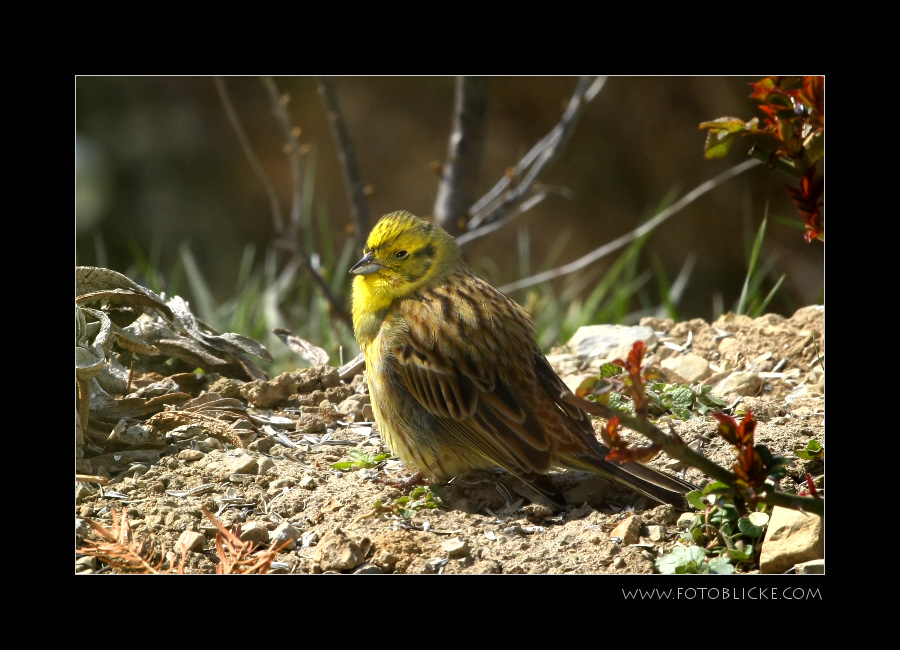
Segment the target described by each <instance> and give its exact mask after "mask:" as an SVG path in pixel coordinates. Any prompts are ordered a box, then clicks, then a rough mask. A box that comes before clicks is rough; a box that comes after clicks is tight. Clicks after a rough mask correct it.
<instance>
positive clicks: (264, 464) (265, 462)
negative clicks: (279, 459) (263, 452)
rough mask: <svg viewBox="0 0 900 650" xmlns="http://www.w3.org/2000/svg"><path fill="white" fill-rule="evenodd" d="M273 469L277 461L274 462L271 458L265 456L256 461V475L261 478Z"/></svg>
mask: <svg viewBox="0 0 900 650" xmlns="http://www.w3.org/2000/svg"><path fill="white" fill-rule="evenodd" d="M273 467H275V461H273V460H272V459H271V458H266V457H265V456H263V457H262V458H260V459H259V460H257V461H256V473H257V474H259V475H260V476H263V475H264V474H265V473H266V472H268V471H269V470H270V469H272V468H273Z"/></svg>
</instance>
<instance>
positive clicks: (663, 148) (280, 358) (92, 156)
mask: <svg viewBox="0 0 900 650" xmlns="http://www.w3.org/2000/svg"><path fill="white" fill-rule="evenodd" d="M758 78H759V77H611V78H609V79H608V80H607V82H606V83H605V85H604V86H603V88H602V89H601V90H600V92H599V93H598V94H597V95H596V96H595V97H594V98H593V99H592V101H591V102H590V103H588V104H587V106H586V107H585V108H584V110H583V113H582V114H581V116H580V119H579V121H578V123H577V125H576V127H575V128H574V131H573V132H572V135H571V138H570V139H569V140H568V142H567V144H566V146H565V147H564V148H563V149H562V150H561V152H560V154H559V155H558V157H557V158H556V160H555V162H554V163H553V164H552V165H551V166H550V168H549V169H548V171H547V173H546V174H545V175H544V177H543V178H542V182H543V184H544V186H546V187H551V188H553V191H552V192H550V193H549V194H548V195H547V198H546V199H545V200H543V201H542V202H540V203H538V204H537V205H536V206H534V207H533V208H532V209H530V210H529V211H527V212H525V213H524V214H522V215H521V216H519V217H518V218H516V219H515V220H513V221H511V222H510V223H508V224H506V225H505V226H503V227H502V228H500V229H498V230H496V231H495V232H492V233H490V234H488V235H486V236H484V237H482V238H480V239H478V240H476V241H475V242H473V243H472V245H471V246H470V247H469V248H468V249H467V255H466V256H467V260H468V261H469V264H470V265H471V266H472V267H473V268H475V269H476V271H478V272H479V274H480V275H482V276H483V277H485V278H486V279H488V280H489V281H490V282H491V283H493V284H495V285H496V286H502V285H504V284H507V283H510V282H512V281H514V280H518V279H521V278H523V277H527V276H529V275H531V274H534V273H536V272H538V271H542V270H546V269H550V268H554V267H557V266H560V265H562V264H565V263H567V262H571V261H573V260H575V259H577V258H579V257H581V256H582V255H585V254H586V253H589V252H590V251H592V250H594V249H596V248H598V247H600V246H602V245H603V244H606V243H608V242H610V241H612V240H614V239H615V238H617V237H619V236H621V235H623V234H625V233H628V232H630V231H632V230H633V229H635V228H636V227H638V226H639V225H640V224H642V223H644V222H646V221H647V220H648V219H650V218H651V217H652V216H653V215H654V214H656V213H657V212H659V211H660V210H661V209H663V208H665V207H667V206H669V205H671V204H672V203H673V202H674V201H676V200H677V199H678V198H680V197H682V196H683V195H684V194H686V193H687V192H689V191H690V190H692V189H694V188H695V187H696V186H698V185H699V184H701V183H703V182H705V181H707V180H709V179H712V178H713V177H715V176H716V175H717V174H719V173H721V172H723V171H725V170H727V169H729V168H731V167H734V166H735V165H737V164H739V163H741V162H742V161H744V160H745V159H746V151H747V146H745V145H744V143H742V142H738V143H736V145H735V147H734V150H733V151H732V152H731V153H730V155H729V156H727V157H726V158H725V159H724V160H719V161H707V160H705V159H704V157H703V145H704V141H705V137H706V132H705V131H701V130H699V129H698V125H699V124H700V123H701V122H703V121H708V120H712V119H715V118H718V117H723V116H735V117H740V118H742V119H743V120H749V119H750V118H752V117H759V118H760V119H762V117H763V115H762V114H761V112H760V111H758V110H757V108H756V102H754V101H753V100H751V99H750V98H749V94H750V92H751V91H750V86H749V85H748V84H749V83H750V82H752V81H755V80H757V79H758ZM222 81H223V82H224V87H225V88H226V89H227V94H228V98H229V102H230V103H226V102H223V98H222V95H221V93H220V91H219V90H218V89H217V85H216V83H215V79H214V78H213V77H85V76H82V77H77V78H76V119H75V160H76V215H75V262H76V264H77V265H89V266H102V267H106V268H111V269H114V270H116V271H119V272H121V273H124V274H125V275H127V276H128V277H130V278H131V279H133V280H135V281H136V282H138V283H140V284H142V285H144V286H146V287H148V288H151V289H153V290H154V291H157V292H165V293H166V295H167V296H169V297H170V296H172V295H174V294H178V295H181V296H183V297H184V298H185V299H186V300H188V301H190V303H191V307H192V309H193V310H194V312H195V313H196V314H197V315H198V316H200V318H202V319H203V320H204V321H206V322H207V323H208V324H210V325H211V326H213V327H215V328H216V329H218V330H219V331H230V332H238V333H241V334H246V335H248V336H252V337H254V338H257V339H258V340H260V341H261V342H263V343H264V344H265V345H267V347H269V349H270V351H271V352H272V353H273V355H275V356H276V364H274V365H273V366H272V367H270V368H269V370H270V372H280V371H282V370H288V369H293V368H294V367H296V366H297V365H304V364H302V363H298V360H297V359H296V358H293V357H291V355H290V354H289V353H288V352H287V350H286V348H284V345H283V344H282V343H280V342H279V341H278V340H277V339H274V338H273V337H272V336H271V335H270V334H269V332H270V330H271V329H272V328H274V327H285V328H288V329H290V330H292V331H293V332H295V333H296V334H297V335H298V336H301V337H303V338H305V339H307V340H309V341H310V342H311V343H313V344H315V345H318V346H321V347H322V348H324V349H325V350H326V352H327V353H328V354H329V355H331V360H332V363H338V362H339V361H340V359H341V358H343V360H344V361H346V360H349V359H350V358H352V357H353V356H355V355H356V353H357V352H358V348H357V347H356V345H355V342H354V341H353V338H352V332H351V331H350V329H349V327H348V326H347V324H346V322H345V321H343V320H341V317H340V313H339V310H337V309H335V305H334V303H329V302H327V301H325V300H323V298H322V294H321V289H317V288H316V286H315V285H314V283H313V282H312V281H311V278H310V277H309V276H310V274H309V272H308V271H307V270H305V269H304V266H303V264H300V263H298V261H297V255H296V254H295V253H296V248H297V247H299V249H301V250H302V251H304V252H305V254H306V256H307V258H308V259H310V260H312V263H313V265H314V266H315V268H316V269H318V271H319V273H320V275H321V276H322V277H323V278H324V280H325V282H326V284H327V286H328V287H329V289H330V290H332V291H333V293H334V296H335V297H336V299H337V300H338V301H345V304H346V305H349V299H348V296H349V287H350V276H349V275H348V274H347V269H348V268H349V266H351V265H352V264H353V263H355V262H356V261H357V259H358V258H359V257H360V256H361V251H362V242H363V239H364V237H360V238H359V239H357V240H354V239H353V235H354V234H355V233H354V228H353V221H352V219H351V216H350V215H351V212H350V202H349V199H348V192H347V189H346V184H345V181H344V177H343V173H342V170H341V166H340V161H339V157H338V148H337V146H336V144H335V141H334V139H333V137H332V133H331V130H330V128H329V124H328V119H327V112H326V109H325V107H324V105H323V102H322V99H321V97H320V95H319V92H318V90H317V88H318V83H317V80H316V78H314V77H275V78H274V79H273V80H272V81H274V84H275V87H277V89H278V94H279V96H281V97H282V100H281V101H282V102H283V103H282V106H283V107H284V109H286V111H287V113H286V114H287V116H288V118H289V120H290V123H291V127H292V129H293V133H294V135H295V136H296V137H297V139H298V140H299V143H300V146H301V153H300V155H298V156H295V157H294V159H293V160H294V162H295V163H298V164H297V166H296V171H297V172H298V174H299V175H298V176H292V167H291V158H289V151H288V149H287V148H286V145H287V142H288V138H287V136H286V133H285V130H284V128H283V126H282V125H281V124H280V123H279V121H278V118H277V113H278V110H277V106H276V104H275V103H273V99H272V98H271V96H270V93H269V92H268V91H267V88H266V86H265V84H264V82H263V81H262V80H261V79H260V78H256V77H224V78H222ZM333 81H334V88H335V93H336V96H337V99H338V101H339V102H340V105H341V108H342V110H343V113H344V117H345V119H346V125H347V129H348V131H349V134H350V137H351V138H352V141H353V144H354V146H355V150H356V154H357V157H358V160H359V167H360V172H361V174H362V177H363V182H364V183H365V185H366V193H367V201H368V207H369V210H370V214H371V217H372V222H373V223H374V221H375V220H377V219H378V217H380V216H381V215H383V214H385V213H387V212H391V211H394V210H399V209H404V210H409V211H411V212H413V213H415V214H417V215H419V216H422V217H426V218H427V217H429V216H430V215H432V214H433V212H434V204H435V197H436V193H437V188H438V183H439V180H440V177H439V171H437V170H439V169H440V165H441V164H443V162H444V160H445V158H446V155H447V148H448V138H449V136H450V132H451V126H452V116H453V108H454V93H455V78H454V77H337V78H334V80H333ZM577 81H578V79H577V77H561V76H558V77H494V78H491V79H490V103H489V105H488V108H487V122H486V134H485V148H484V156H483V160H482V163H481V166H480V171H479V174H478V179H477V182H476V198H478V197H480V196H481V195H482V194H484V193H485V192H487V191H488V190H489V189H490V188H491V187H492V186H493V185H494V184H495V183H496V182H497V181H498V180H499V179H500V178H502V177H503V176H504V174H506V173H507V170H508V169H510V168H512V167H513V166H514V165H515V164H516V163H517V162H518V161H519V159H520V158H521V157H522V156H523V155H524V154H525V153H526V152H528V150H529V149H530V148H531V147H532V146H534V144H535V143H536V142H538V141H539V140H540V139H541V138H542V137H544V136H545V135H546V134H547V133H548V132H549V131H550V130H551V129H552V128H553V127H554V125H556V124H557V122H558V121H559V120H560V117H561V116H562V114H563V111H564V110H565V107H566V105H567V103H568V101H569V99H570V97H571V96H572V92H573V90H574V89H575V86H576V82H577ZM270 88H271V86H270ZM229 109H230V110H233V113H234V116H236V118H237V120H239V122H240V128H241V130H242V137H243V138H244V139H245V143H246V146H248V147H249V148H250V149H251V150H252V154H253V156H254V160H251V158H250V157H248V155H247V154H246V151H245V148H244V146H242V141H241V135H239V133H238V131H236V129H235V126H234V123H233V121H232V120H231V119H229V115H228V110H229ZM256 163H258V165H259V168H260V169H259V170H257V169H255V168H254V164H256ZM260 171H261V172H262V173H263V174H264V176H265V178H266V179H267V181H263V180H261V178H260V173H259V172H260ZM298 179H299V180H298ZM266 183H270V184H271V188H272V191H273V192H274V197H275V199H276V200H277V204H278V206H279V209H280V211H281V212H282V213H283V217H284V218H285V219H287V215H288V214H289V213H290V212H291V208H292V205H293V204H296V206H297V207H296V209H297V211H298V214H300V222H299V226H300V230H299V233H300V236H299V237H294V241H293V243H286V238H285V233H284V232H283V231H282V232H279V231H278V228H277V226H276V219H275V218H274V216H273V212H274V211H275V209H274V208H273V205H274V203H273V198H272V197H273V194H272V193H270V192H268V191H267V187H266ZM786 183H791V184H792V185H794V186H796V185H797V184H796V182H793V181H791V180H790V179H788V178H787V177H785V176H783V175H781V174H779V173H777V172H775V171H773V170H771V169H768V168H766V167H765V166H763V165H758V166H757V167H755V168H753V169H750V170H749V171H746V172H744V173H742V174H740V175H738V176H736V177H734V178H732V179H730V180H728V181H726V182H724V183H723V184H721V185H720V186H718V187H716V188H715V189H714V190H712V191H711V192H708V193H707V194H705V195H703V196H702V197H701V198H699V199H698V200H696V201H695V202H693V203H691V204H690V205H688V206H687V207H685V208H684V209H682V210H681V211H679V212H678V213H677V214H675V216H673V217H672V218H671V219H669V220H668V221H666V222H665V223H664V224H663V225H662V226H660V227H659V228H657V229H655V230H654V231H653V232H652V233H651V234H650V235H649V236H648V237H646V238H645V239H644V240H642V241H640V242H639V243H638V244H636V245H634V246H631V247H629V248H623V249H620V250H618V251H616V252H614V253H612V254H611V255H608V256H606V257H604V258H603V259H600V260H598V261H596V262H594V263H592V264H590V265H588V266H587V267H585V268H584V269H582V270H580V271H578V272H577V273H574V274H571V275H569V276H565V277H562V278H558V279H555V280H553V281H551V282H545V283H541V284H538V285H534V286H531V287H528V288H524V289H517V290H515V291H512V292H510V296H511V297H512V298H514V299H515V300H516V301H518V302H519V303H520V304H522V305H523V306H525V307H526V308H527V309H528V310H529V311H530V312H531V313H532V315H533V317H534V318H535V320H536V323H537V324H538V327H539V330H540V343H541V345H542V346H543V347H544V349H545V351H547V350H549V347H550V346H551V345H553V344H556V343H560V342H564V341H565V339H566V338H567V337H568V336H570V335H571V333H572V332H574V329H575V328H577V326H579V325H582V324H588V323H597V322H622V323H628V322H636V321H637V320H638V319H639V318H640V317H641V316H644V315H660V316H670V317H672V318H675V319H676V320H686V319H691V318H702V319H704V320H706V321H712V320H714V319H715V318H717V317H718V316H719V315H720V314H721V313H723V312H726V311H729V310H734V309H735V307H736V304H737V300H738V298H739V296H740V294H741V290H742V286H743V284H744V280H745V278H746V277H747V275H748V268H749V260H750V251H751V248H752V247H753V243H754V239H755V238H756V236H757V232H758V231H759V228H760V225H761V223H762V221H763V218H764V217H765V215H766V211H767V206H768V222H767V229H766V231H765V238H764V240H763V242H762V246H761V248H760V253H759V260H758V261H757V264H756V268H755V274H754V276H753V284H752V286H751V290H752V292H753V294H754V298H755V300H756V302H755V303H753V304H755V305H756V308H758V310H759V311H765V312H775V313H779V314H782V315H785V316H789V315H791V314H792V313H793V312H794V311H795V310H796V309H797V308H799V307H801V306H805V305H809V304H813V303H822V302H823V301H824V244H822V243H821V242H818V241H814V242H813V243H810V244H808V243H807V242H806V241H805V240H804V238H803V226H802V222H801V220H800V217H799V215H798V214H797V211H796V208H795V207H794V205H793V203H792V202H791V200H790V197H789V196H788V194H787V192H786V191H785V189H784V185H785V184H786ZM370 225H371V224H370ZM363 235H364V234H363ZM292 246H293V247H295V250H294V251H293V252H292V251H291V247H292ZM782 276H783V277H784V279H783V282H782V283H781V285H780V286H779V287H778V290H777V291H776V292H775V294H774V296H772V298H771V300H770V302H768V304H766V305H765V306H764V308H762V309H759V308H760V307H761V305H762V302H763V300H764V299H765V297H766V296H767V295H768V294H769V292H770V291H771V290H772V288H773V287H775V285H776V283H777V282H778V281H779V279H780V278H781V277H782ZM679 278H680V281H679ZM679 289H683V291H681V290H679ZM751 315H755V314H751Z"/></svg>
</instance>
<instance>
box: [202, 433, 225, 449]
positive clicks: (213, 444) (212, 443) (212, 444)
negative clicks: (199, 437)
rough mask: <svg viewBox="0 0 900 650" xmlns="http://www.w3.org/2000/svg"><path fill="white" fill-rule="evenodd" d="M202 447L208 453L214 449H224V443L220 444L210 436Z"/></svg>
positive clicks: (203, 442)
mask: <svg viewBox="0 0 900 650" xmlns="http://www.w3.org/2000/svg"><path fill="white" fill-rule="evenodd" d="M200 446H201V447H203V448H204V449H205V450H206V451H212V450H214V449H222V448H223V447H222V443H221V442H219V441H218V440H217V439H216V438H213V437H212V436H210V437H209V438H207V439H206V440H204V441H202V442H201V443H200Z"/></svg>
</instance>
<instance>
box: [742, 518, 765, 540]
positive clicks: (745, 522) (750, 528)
mask: <svg viewBox="0 0 900 650" xmlns="http://www.w3.org/2000/svg"><path fill="white" fill-rule="evenodd" d="M754 514H756V513H754ZM767 519H768V517H767ZM737 523H738V530H740V531H741V533H743V534H744V535H746V536H747V537H761V536H762V534H763V527H762V526H757V525H756V524H754V523H752V522H751V521H750V519H749V518H748V517H741V518H740V519H738V522H737Z"/></svg>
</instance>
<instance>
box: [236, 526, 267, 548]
mask: <svg viewBox="0 0 900 650" xmlns="http://www.w3.org/2000/svg"><path fill="white" fill-rule="evenodd" d="M241 541H242V542H256V543H258V544H264V543H266V542H268V541H269V529H268V528H267V527H266V525H265V524H264V523H263V522H261V521H251V522H249V523H246V524H244V525H243V526H241Z"/></svg>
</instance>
